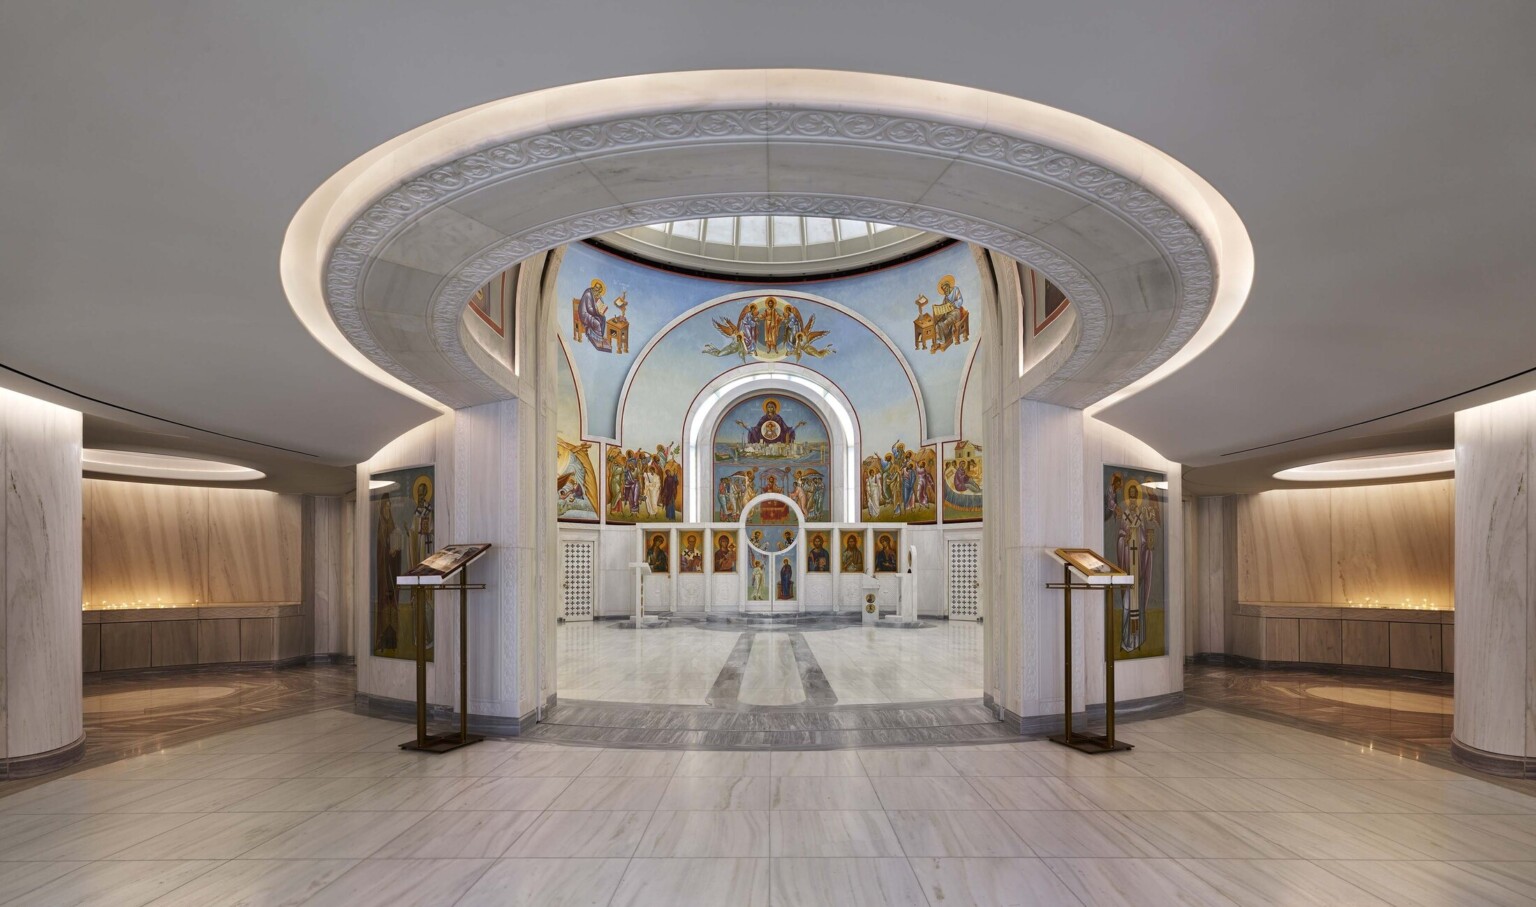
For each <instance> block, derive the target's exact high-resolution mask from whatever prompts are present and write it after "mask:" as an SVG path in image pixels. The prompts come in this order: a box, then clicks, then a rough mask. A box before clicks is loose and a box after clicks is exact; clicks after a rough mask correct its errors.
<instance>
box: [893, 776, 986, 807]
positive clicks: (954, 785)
mask: <svg viewBox="0 0 1536 907" xmlns="http://www.w3.org/2000/svg"><path fill="white" fill-rule="evenodd" d="M871 782H872V783H873V784H874V786H875V793H877V794H879V795H880V805H881V806H882V807H883V808H885V809H887V810H898V809H991V805H990V804H989V803H988V802H987V798H986V797H984V796H982V795H981V794H979V793H977V792H976V788H975V787H973V786H971V782H970V781H969V780H967V779H965V778H872V779H871Z"/></svg>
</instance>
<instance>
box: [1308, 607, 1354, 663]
mask: <svg viewBox="0 0 1536 907" xmlns="http://www.w3.org/2000/svg"><path fill="white" fill-rule="evenodd" d="M1343 623H1344V621H1342V620H1315V619H1310V618H1302V619H1301V620H1300V637H1301V638H1300V646H1299V649H1298V651H1299V653H1300V654H1299V655H1298V656H1297V660H1298V661H1306V662H1311V663H1313V664H1339V663H1340V661H1341V660H1342V659H1343V657H1344V652H1343V650H1344V636H1343V626H1342V625H1343Z"/></svg>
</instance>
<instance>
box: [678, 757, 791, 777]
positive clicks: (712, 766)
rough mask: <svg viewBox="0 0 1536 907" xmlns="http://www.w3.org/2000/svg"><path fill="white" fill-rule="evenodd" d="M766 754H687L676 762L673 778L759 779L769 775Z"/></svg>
mask: <svg viewBox="0 0 1536 907" xmlns="http://www.w3.org/2000/svg"><path fill="white" fill-rule="evenodd" d="M769 773H770V772H769V754H768V753H711V752H688V753H683V758H681V759H679V760H678V762H677V771H676V772H674V776H675V777H694V776H716V777H724V778H742V777H761V776H767V775H768V774H769Z"/></svg>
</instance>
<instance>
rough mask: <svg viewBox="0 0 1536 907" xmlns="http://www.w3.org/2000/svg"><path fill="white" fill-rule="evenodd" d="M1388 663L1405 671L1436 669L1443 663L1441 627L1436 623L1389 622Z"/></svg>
mask: <svg viewBox="0 0 1536 907" xmlns="http://www.w3.org/2000/svg"><path fill="white" fill-rule="evenodd" d="M1389 628H1390V629H1389V636H1388V639H1389V645H1390V647H1391V659H1390V665H1391V667H1394V668H1400V669H1402V670H1406V671H1438V670H1440V668H1441V667H1442V666H1443V665H1444V660H1443V658H1442V657H1441V646H1442V644H1443V639H1442V632H1441V628H1440V626H1439V625H1437V624H1418V623H1413V624H1410V623H1399V622H1397V621H1393V622H1392V623H1391V624H1389Z"/></svg>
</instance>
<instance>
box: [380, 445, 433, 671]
mask: <svg viewBox="0 0 1536 907" xmlns="http://www.w3.org/2000/svg"><path fill="white" fill-rule="evenodd" d="M433 472H434V470H433V468H432V467H431V466H418V467H416V468H414V469H396V470H393V471H391V472H380V473H374V474H373V475H371V476H369V477H368V478H369V483H368V484H369V492H368V512H369V515H370V519H369V535H370V538H369V558H368V572H369V583H368V590H369V592H368V604H369V609H368V610H369V615H370V620H369V636H370V638H371V640H372V642H371V643H370V651H372V653H373V654H374V656H375V657H378V658H409V659H415V658H416V609H417V608H424V609H425V610H426V615H425V617H426V628H427V632H426V641H425V642H426V650H427V660H428V661H431V660H432V621H433V610H432V594H431V593H430V592H426V591H423V590H422V587H420V586H403V587H402V586H400V585H399V584H398V583H397V582H396V578H397V577H399V576H400V575H401V574H403V573H405V572H406V571H407V570H410V569H411V568H412V567H414V566H416V565H417V564H419V563H421V562H422V561H423V560H425V559H426V557H427V555H429V554H431V553H432V552H434V551H436V550H437V545H436V531H435V521H436V517H435V515H434V514H435V511H436V505H435V504H434V498H435V497H436V495H435V492H434V485H433V478H434V477H433Z"/></svg>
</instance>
